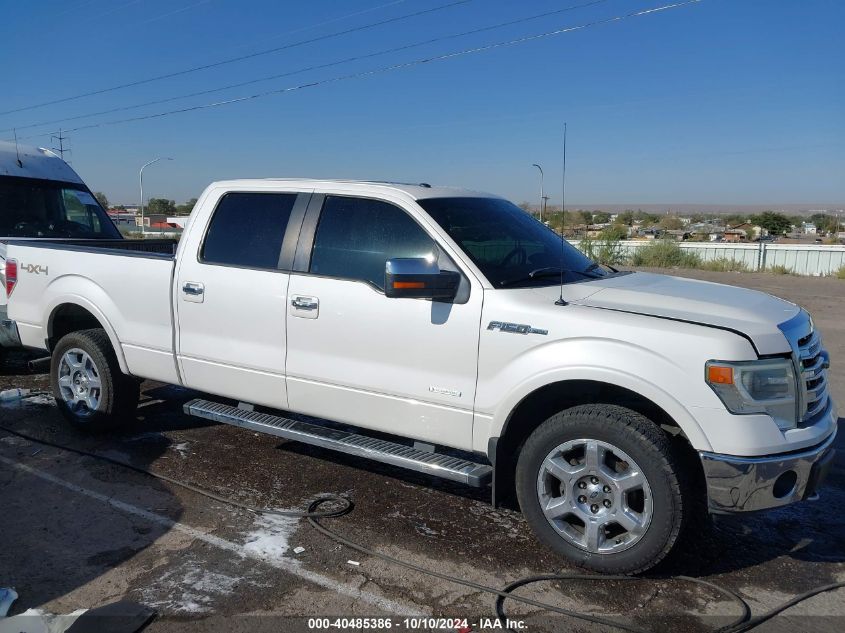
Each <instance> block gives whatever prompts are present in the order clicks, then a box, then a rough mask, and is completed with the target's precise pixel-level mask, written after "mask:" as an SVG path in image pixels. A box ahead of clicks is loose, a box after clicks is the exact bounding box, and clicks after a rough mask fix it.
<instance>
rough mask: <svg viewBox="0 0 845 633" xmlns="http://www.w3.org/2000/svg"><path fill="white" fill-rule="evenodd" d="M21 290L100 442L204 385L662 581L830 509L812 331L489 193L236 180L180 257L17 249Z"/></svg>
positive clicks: (759, 299)
mask: <svg viewBox="0 0 845 633" xmlns="http://www.w3.org/2000/svg"><path fill="white" fill-rule="evenodd" d="M135 244H137V243H135ZM6 266H7V269H6V286H7V292H8V294H9V315H10V317H11V318H12V319H13V320H14V321H15V322H16V328H17V330H18V332H19V336H20V339H21V341H22V342H23V344H24V345H26V346H29V347H34V348H41V349H47V350H50V351H51V352H52V369H51V381H52V387H53V390H54V391H55V396H56V401H57V403H58V406H59V409H60V410H61V412H62V413H63V414H64V416H65V417H66V418H67V419H68V420H69V421H70V422H72V423H73V424H75V425H76V426H78V427H79V428H80V429H92V430H94V429H96V430H103V429H109V428H113V427H116V426H117V425H119V424H121V423H124V422H126V421H128V420H132V419H134V414H133V410H134V408H135V406H136V404H137V401H138V397H139V395H138V391H139V382H140V379H142V378H147V379H152V380H156V381H162V382H166V383H174V384H178V385H183V386H185V387H188V388H191V389H195V390H197V391H200V392H204V393H206V394H211V395H209V396H207V398H214V400H208V399H196V400H192V401H191V402H188V403H187V404H186V405H185V411H186V412H187V413H188V414H190V415H195V416H200V417H203V418H207V419H211V420H215V421H219V422H224V423H229V424H234V425H238V426H242V427H246V428H249V429H252V430H256V431H262V432H266V433H271V434H274V435H277V436H281V437H284V438H288V439H292V440H295V441H300V442H307V443H311V444H316V445H319V446H323V447H326V448H329V449H334V450H338V451H343V452H346V453H351V454H354V455H360V456H364V457H368V458H370V459H374V460H379V461H382V462H386V463H390V464H394V465H398V466H402V467H405V468H410V469H414V470H417V471H421V472H424V473H430V474H433V475H437V476H440V477H446V478H449V479H453V480H456V481H460V482H463V483H466V484H468V485H474V486H486V485H488V484H489V483H490V482H491V480H492V489H493V492H492V495H493V503H494V504H500V503H502V502H505V501H509V500H516V501H518V504H519V507H520V508H521V510H522V512H523V514H524V515H525V517H526V518H527V520H528V522H529V523H530V525H531V527H532V529H533V530H534V531H535V533H536V535H537V536H538V537H539V538H540V539H541V540H542V541H543V542H545V543H546V544H547V545H548V546H550V547H551V548H553V549H554V550H556V551H557V552H559V553H560V554H562V555H564V556H566V557H568V558H569V559H571V560H573V561H575V562H577V563H579V564H580V565H583V566H585V567H588V568H592V569H594V570H599V571H603V572H614V573H621V572H636V571H641V570H644V569H647V568H649V567H650V566H652V565H654V564H656V563H657V562H658V561H659V560H661V559H662V558H663V557H664V556H665V555H666V554H667V553H668V552H669V551H670V549H671V548H672V547H673V545H675V543H676V542H677V541H678V539H679V536H680V535H681V534H683V533H684V531H685V529H686V527H687V526H688V525H690V524H691V523H693V522H695V521H696V520H697V518H700V517H699V515H698V512H699V510H703V509H705V508H706V509H709V511H710V512H712V513H730V512H742V511H753V510H760V509H765V508H773V507H777V506H783V505H785V504H788V503H792V502H796V501H800V500H802V499H807V498H812V497H815V496H816V494H817V489H818V487H819V485H820V483H821V481H822V479H823V478H824V475H825V472H826V470H827V468H828V466H829V464H830V461H831V458H832V456H833V449H832V448H831V444H832V442H833V439H834V436H835V433H836V424H837V415H836V411H835V407H834V404H833V402H832V401H831V399H830V397H829V395H828V385H827V367H828V364H829V358H828V355H827V353H826V352H825V351H824V349H823V348H822V344H821V340H820V338H819V335H818V333H817V332H816V331H815V330H814V327H813V322H812V320H811V318H810V316H809V315H808V314H807V313H806V312H805V311H804V310H802V309H801V308H799V307H798V306H796V305H794V304H792V303H789V302H786V301H783V300H781V299H777V298H775V297H772V296H770V295H767V294H763V293H760V292H754V291H750V290H743V289H739V288H734V287H730V286H723V285H719V284H712V283H705V282H700V281H690V280H684V279H679V278H675V277H669V276H663V275H654V274H647V273H641V272H618V271H615V270H614V271H611V270H606V269H604V268H602V267H601V266H599V265H597V264H595V263H593V262H591V261H590V260H589V259H587V258H586V257H585V256H584V255H583V254H581V253H580V252H579V251H577V250H576V249H575V248H573V247H572V246H570V245H569V244H568V243H566V242H565V241H564V240H562V239H561V238H560V237H559V236H558V235H557V234H556V233H554V232H553V231H551V230H550V229H548V228H547V227H545V226H544V225H543V224H541V223H539V222H537V221H536V220H535V219H534V218H532V217H531V216H530V215H528V214H526V213H524V212H523V211H522V210H520V209H519V208H517V207H516V206H514V205H513V204H511V203H510V202H507V201H506V200H504V199H502V198H498V197H496V196H492V195H490V194H484V193H477V192H471V191H466V190H461V189H452V188H441V187H432V186H429V185H427V184H420V185H404V184H390V183H376V182H345V181H310V180H235V181H229V182H218V183H215V184H212V185H211V186H210V187H208V189H206V191H205V192H204V193H203V194H202V197H201V198H200V200H199V202H198V203H197V206H196V208H195V210H194V212H193V216H192V218H191V220H190V222H189V224H188V226H187V227H186V230H185V233H184V235H183V237H182V240H181V242H180V244H179V246H178V250H177V251H176V253H175V255H168V254H162V253H147V252H142V251H128V250H119V249H113V248H96V247H92V246H79V245H66V244H58V245H51V244H46V243H24V242H11V243H10V245H9V260H8V261H7V264H6ZM283 411H292V412H296V413H299V414H306V415H307V416H313V417H314V418H319V419H322V420H325V422H305V421H302V419H301V418H298V419H290V418H289V417H285V414H284V413H283ZM309 419H310V418H309ZM350 427H354V428H352V429H350Z"/></svg>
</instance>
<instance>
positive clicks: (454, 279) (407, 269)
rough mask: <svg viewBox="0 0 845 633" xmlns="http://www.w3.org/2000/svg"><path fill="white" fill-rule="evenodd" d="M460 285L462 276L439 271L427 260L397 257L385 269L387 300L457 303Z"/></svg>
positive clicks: (433, 263)
mask: <svg viewBox="0 0 845 633" xmlns="http://www.w3.org/2000/svg"><path fill="white" fill-rule="evenodd" d="M460 281H461V275H460V273H457V272H455V271H452V270H440V268H439V267H438V266H437V263H436V262H433V261H429V260H428V259H425V258H424V257H418V258H416V257H395V258H393V259H388V260H387V263H386V264H385V267H384V294H385V296H386V297H392V298H401V297H410V298H417V299H454V298H455V295H456V294H457V292H458V285H459V284H460Z"/></svg>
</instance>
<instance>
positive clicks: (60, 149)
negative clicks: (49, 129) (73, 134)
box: [50, 128, 70, 160]
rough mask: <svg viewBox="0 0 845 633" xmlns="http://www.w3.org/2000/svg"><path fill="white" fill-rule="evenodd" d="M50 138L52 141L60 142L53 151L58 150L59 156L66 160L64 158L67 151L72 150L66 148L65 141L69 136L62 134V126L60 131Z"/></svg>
mask: <svg viewBox="0 0 845 633" xmlns="http://www.w3.org/2000/svg"><path fill="white" fill-rule="evenodd" d="M50 140H51V141H52V140H56V141H58V142H59V146H58V147H54V148H53V151H54V152H58V154H59V158H61V159H62V160H64V159H65V152H70V150H69V149H67V150H66V149H65V141H66V140H67V136H65V135H64V134H62V128H59V131H58V133H56V134H53V135H51V136H50Z"/></svg>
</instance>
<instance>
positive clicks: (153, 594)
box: [141, 561, 243, 614]
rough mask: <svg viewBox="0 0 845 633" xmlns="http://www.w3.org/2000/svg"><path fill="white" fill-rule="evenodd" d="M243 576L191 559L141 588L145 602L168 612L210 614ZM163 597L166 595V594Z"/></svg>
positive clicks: (231, 591)
mask: <svg viewBox="0 0 845 633" xmlns="http://www.w3.org/2000/svg"><path fill="white" fill-rule="evenodd" d="M242 581H243V579H242V578H236V577H233V576H227V575H226V574H221V573H218V572H214V571H210V570H208V569H204V568H203V566H201V565H199V564H198V563H196V562H194V561H188V562H185V563H183V564H182V565H179V566H178V567H176V568H175V569H172V570H169V571H167V572H165V573H164V574H162V575H161V576H160V577H159V578H158V580H157V581H156V582H155V583H154V584H153V585H151V586H150V587H145V588H144V589H143V590H141V595H142V596H143V600H142V601H143V603H144V604H147V605H149V606H152V607H155V608H157V609H160V610H162V611H166V612H169V613H186V614H187V613H191V614H199V613H210V612H211V611H213V610H214V605H215V603H216V601H217V600H218V599H219V598H223V597H226V596H229V595H231V594H232V593H234V591H235V589H236V587H237V586H238V585H239V584H240V583H241V582H242ZM163 596H164V597H163Z"/></svg>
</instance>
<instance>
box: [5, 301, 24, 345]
mask: <svg viewBox="0 0 845 633" xmlns="http://www.w3.org/2000/svg"><path fill="white" fill-rule="evenodd" d="M20 346H21V337H20V335H19V334H18V326H17V325H16V324H15V322H14V321H10V320H9V319H8V318H7V314H6V306H0V347H20Z"/></svg>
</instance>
